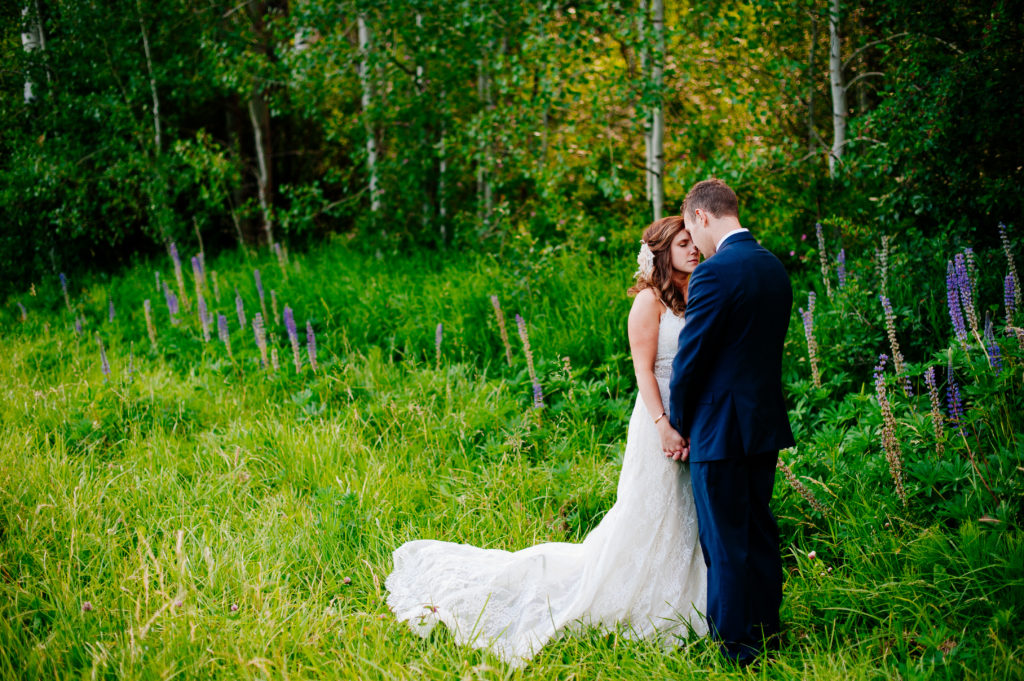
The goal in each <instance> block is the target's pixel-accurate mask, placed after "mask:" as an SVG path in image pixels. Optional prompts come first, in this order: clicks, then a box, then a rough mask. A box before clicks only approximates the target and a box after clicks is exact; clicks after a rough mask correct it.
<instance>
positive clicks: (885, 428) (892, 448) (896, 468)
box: [875, 355, 907, 506]
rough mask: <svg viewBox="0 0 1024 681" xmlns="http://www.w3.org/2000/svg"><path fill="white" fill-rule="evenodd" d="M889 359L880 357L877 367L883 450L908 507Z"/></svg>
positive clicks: (898, 490)
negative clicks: (888, 379) (888, 380)
mask: <svg viewBox="0 0 1024 681" xmlns="http://www.w3.org/2000/svg"><path fill="white" fill-rule="evenodd" d="M886 360H888V357H886V356H885V355H879V356H878V365H877V366H876V367H875V393H876V394H877V396H878V406H879V407H880V408H881V410H882V450H883V451H884V452H885V458H886V461H888V462H889V474H890V475H892V479H893V482H894V483H895V484H896V494H897V495H898V496H899V498H900V500H901V501H902V502H903V505H904V506H906V505H907V490H906V488H905V487H904V485H903V452H902V450H901V449H900V441H899V439H897V437H896V417H895V416H894V415H893V413H892V405H891V404H890V403H889V396H888V394H887V393H886V387H885V364H886Z"/></svg>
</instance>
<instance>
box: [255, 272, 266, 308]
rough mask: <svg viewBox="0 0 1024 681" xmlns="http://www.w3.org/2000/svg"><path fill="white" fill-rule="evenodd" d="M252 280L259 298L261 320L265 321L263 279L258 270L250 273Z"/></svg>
mask: <svg viewBox="0 0 1024 681" xmlns="http://www.w3.org/2000/svg"><path fill="white" fill-rule="evenodd" d="M252 278H253V279H254V280H255V281H256V293H258V294H259V296H260V310H262V311H263V318H264V319H267V300H266V298H264V296H263V278H262V277H260V271H259V270H253V271H252Z"/></svg>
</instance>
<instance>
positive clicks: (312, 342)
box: [306, 319, 316, 373]
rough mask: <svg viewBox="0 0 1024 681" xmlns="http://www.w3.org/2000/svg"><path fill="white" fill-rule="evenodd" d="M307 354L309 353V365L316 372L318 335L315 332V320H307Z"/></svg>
mask: <svg viewBox="0 0 1024 681" xmlns="http://www.w3.org/2000/svg"><path fill="white" fill-rule="evenodd" d="M306 354H308V355H309V366H311V367H313V373H316V336H315V335H314V334H313V322H311V321H309V320H308V319H307V320H306Z"/></svg>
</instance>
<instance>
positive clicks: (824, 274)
mask: <svg viewBox="0 0 1024 681" xmlns="http://www.w3.org/2000/svg"><path fill="white" fill-rule="evenodd" d="M814 232H815V234H817V236H818V260H819V261H820V262H821V279H822V281H824V282H825V295H827V296H828V297H829V299H830V300H831V299H832V284H831V283H830V282H829V277H828V259H827V257H826V255H825V234H824V232H823V230H822V229H821V223H820V222H816V223H814Z"/></svg>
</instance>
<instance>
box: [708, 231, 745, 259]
mask: <svg viewBox="0 0 1024 681" xmlns="http://www.w3.org/2000/svg"><path fill="white" fill-rule="evenodd" d="M749 231H750V230H749V229H747V228H746V227H740V228H739V229H734V230H732V231H731V232H729V233H728V234H726V235H725V236H723V237H722V238H721V239H719V240H718V243H717V244H715V253H717V252H718V251H719V250H721V248H722V243H723V242H724V241H725V240H726V239H728V238H729V237H731V236H732V235H733V234H739V233H740V232H749Z"/></svg>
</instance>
